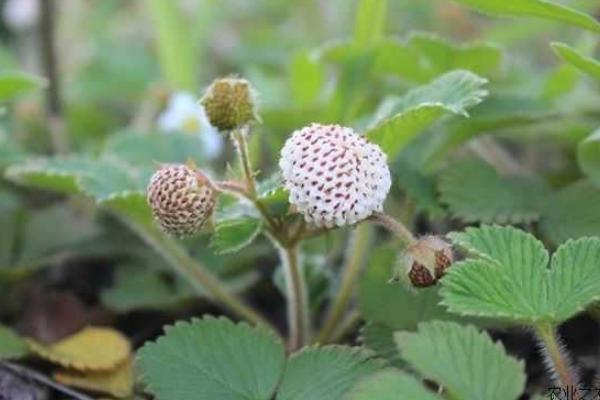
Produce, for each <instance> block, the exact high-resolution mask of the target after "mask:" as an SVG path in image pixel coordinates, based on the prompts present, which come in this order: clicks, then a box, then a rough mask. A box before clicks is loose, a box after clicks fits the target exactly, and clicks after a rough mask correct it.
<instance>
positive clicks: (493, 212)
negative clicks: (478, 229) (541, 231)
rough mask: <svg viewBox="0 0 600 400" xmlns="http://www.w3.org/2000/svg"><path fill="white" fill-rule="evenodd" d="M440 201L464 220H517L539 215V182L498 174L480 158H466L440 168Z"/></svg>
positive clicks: (545, 190)
mask: <svg viewBox="0 0 600 400" xmlns="http://www.w3.org/2000/svg"><path fill="white" fill-rule="evenodd" d="M438 189H439V191H440V193H441V200H442V202H444V203H446V204H447V205H448V207H449V208H450V211H451V213H452V214H453V215H454V216H455V217H458V218H460V219H462V220H464V221H466V222H498V223H502V224H503V223H520V222H531V221H534V220H537V219H538V217H539V210H538V208H539V207H538V203H539V199H540V198H541V197H543V196H544V195H545V194H546V193H547V189H546V188H545V187H544V185H543V184H542V183H541V182H538V181H535V180H533V179H530V178H524V177H505V176H500V175H498V173H497V172H496V171H495V170H494V168H492V167H491V166H490V165H488V164H486V163H485V162H483V161H478V160H468V161H462V162H459V163H457V164H454V165H452V166H450V167H449V168H447V169H446V170H444V171H443V172H442V175H441V176H440V180H439V187H438Z"/></svg>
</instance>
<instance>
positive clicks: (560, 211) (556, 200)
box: [540, 180, 600, 244]
mask: <svg viewBox="0 0 600 400" xmlns="http://www.w3.org/2000/svg"><path fill="white" fill-rule="evenodd" d="M598 204H600V188H599V187H598V186H597V185H594V184H592V182H589V181H585V180H584V181H580V182H576V183H574V184H572V185H570V186H567V187H566V188H564V189H561V190H559V191H558V192H555V193H552V194H551V195H550V196H548V197H547V198H546V199H545V200H544V202H543V203H542V217H541V219H540V228H541V230H542V232H543V233H544V235H545V236H546V237H547V238H549V239H550V240H551V241H552V242H554V243H555V244H558V243H561V242H564V241H565V240H567V239H572V238H573V239H574V238H580V237H583V236H600V212H598Z"/></svg>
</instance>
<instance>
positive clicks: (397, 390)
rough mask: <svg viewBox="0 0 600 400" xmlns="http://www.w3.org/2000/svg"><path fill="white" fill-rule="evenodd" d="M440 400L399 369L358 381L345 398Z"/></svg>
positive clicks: (357, 399)
mask: <svg viewBox="0 0 600 400" xmlns="http://www.w3.org/2000/svg"><path fill="white" fill-rule="evenodd" d="M399 396H401V398H405V399H410V400H440V399H441V397H439V396H438V395H436V394H435V393H433V392H432V391H430V390H428V389H426V388H425V387H424V386H423V384H422V383H421V382H419V381H418V380H417V379H416V378H414V377H412V376H410V375H408V374H407V373H405V372H402V371H400V370H397V369H391V368H390V369H386V370H383V371H379V372H377V373H375V374H373V375H371V376H368V377H366V378H364V379H362V380H360V381H359V382H358V384H357V385H356V386H354V388H352V390H351V391H350V393H349V394H348V395H347V396H346V397H344V400H398V399H399V398H400V397H399Z"/></svg>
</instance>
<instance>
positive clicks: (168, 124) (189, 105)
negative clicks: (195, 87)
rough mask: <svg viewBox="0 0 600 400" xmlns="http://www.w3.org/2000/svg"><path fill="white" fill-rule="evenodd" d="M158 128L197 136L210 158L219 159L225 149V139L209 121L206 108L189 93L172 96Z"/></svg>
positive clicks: (161, 116) (159, 119)
mask: <svg viewBox="0 0 600 400" xmlns="http://www.w3.org/2000/svg"><path fill="white" fill-rule="evenodd" d="M158 127H159V129H160V130H162V131H165V132H183V133H189V134H191V135H197V136H198V138H199V139H200V141H201V142H202V145H203V147H204V151H205V155H206V157H208V158H215V157H217V156H218V155H219V154H220V153H221V151H222V149H223V137H222V136H221V135H219V132H218V131H217V129H216V128H215V127H214V126H212V125H211V124H210V122H209V121H208V117H207V116H206V112H205V111H204V107H202V105H201V104H200V103H199V102H198V101H196V99H195V98H194V96H192V95H191V94H189V93H185V92H178V93H175V94H173V95H171V98H170V99H169V104H168V105H167V108H166V110H165V111H164V112H163V113H162V114H161V115H160V117H159V118H158Z"/></svg>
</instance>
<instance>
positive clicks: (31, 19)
mask: <svg viewBox="0 0 600 400" xmlns="http://www.w3.org/2000/svg"><path fill="white" fill-rule="evenodd" d="M39 1H45V0H7V1H6V3H4V9H3V10H2V17H3V18H4V23H5V24H6V26H8V27H9V28H10V29H12V30H13V31H15V32H21V31H27V30H30V29H33V28H34V27H35V26H36V25H37V22H38V18H39V16H40V4H39Z"/></svg>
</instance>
